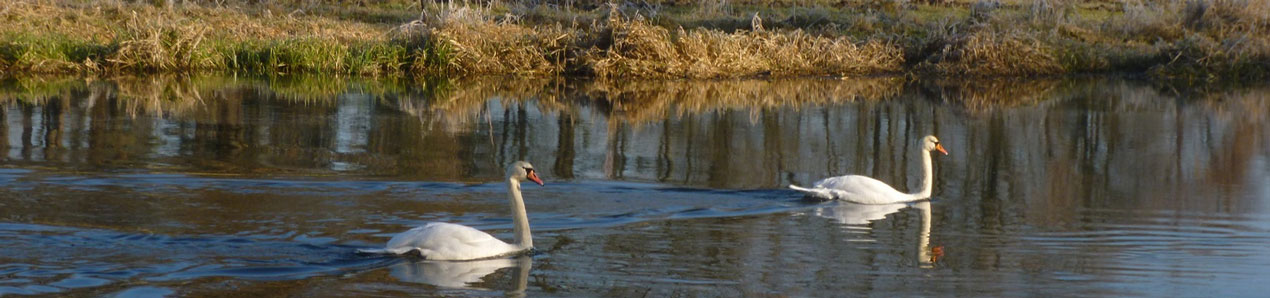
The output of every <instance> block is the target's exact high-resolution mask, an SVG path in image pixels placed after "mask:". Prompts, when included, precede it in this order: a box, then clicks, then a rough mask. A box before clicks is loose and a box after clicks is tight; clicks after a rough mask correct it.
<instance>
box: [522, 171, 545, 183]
mask: <svg viewBox="0 0 1270 298" xmlns="http://www.w3.org/2000/svg"><path fill="white" fill-rule="evenodd" d="M526 178H529V181H533V182H534V183H538V186H545V185H544V184H542V179H538V173H537V172H534V171H529V175H526Z"/></svg>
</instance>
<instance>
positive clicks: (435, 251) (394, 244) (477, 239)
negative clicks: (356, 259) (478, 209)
mask: <svg viewBox="0 0 1270 298" xmlns="http://www.w3.org/2000/svg"><path fill="white" fill-rule="evenodd" d="M524 250H525V248H520V247H517V246H516V245H512V244H508V243H506V242H503V241H502V240H498V238H494V236H492V235H490V234H488V233H485V232H481V231H480V230H477V229H474V228H472V227H468V226H464V225H458V224H452V223H444V222H433V223H427V224H424V225H422V226H419V227H416V228H413V229H410V230H409V231H405V232H401V234H397V235H396V236H393V237H392V240H388V245H387V246H386V247H385V248H384V249H363V250H361V252H364V253H388V254H405V253H410V252H412V251H417V252H419V255H421V256H423V258H424V259H428V260H476V259H484V258H492V257H500V256H507V255H512V254H516V253H519V252H522V251H524Z"/></svg>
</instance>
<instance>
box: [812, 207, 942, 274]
mask: <svg viewBox="0 0 1270 298" xmlns="http://www.w3.org/2000/svg"><path fill="white" fill-rule="evenodd" d="M827 204H828V206H824V207H818V208H816V209H815V210H814V211H812V214H814V215H816V216H819V217H823V218H828V219H831V220H833V221H834V222H837V223H838V224H841V225H844V226H845V227H846V228H848V229H853V230H866V231H867V230H869V229H871V226H870V224H872V223H873V222H875V221H878V220H883V219H886V218H887V216H888V215H891V214H894V213H896V212H899V211H900V210H905V209H906V208H908V207H912V209H915V210H916V211H917V213H918V214H919V215H921V230H920V231H919V233H917V237H916V241H914V243H917V252H918V253H917V262H918V264H920V266H921V267H922V268H934V267H933V266H934V263H935V262H937V261H938V260H939V257H942V256H943V247H942V246H935V247H931V246H930V236H931V235H930V231H931V230H930V226H931V203H930V201H920V202H915V203H905V204H884V205H866V204H856V203H851V202H843V201H834V202H829V203H827ZM870 241H872V240H870Z"/></svg>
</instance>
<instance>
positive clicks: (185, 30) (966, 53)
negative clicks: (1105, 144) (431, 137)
mask: <svg viewBox="0 0 1270 298" xmlns="http://www.w3.org/2000/svg"><path fill="white" fill-rule="evenodd" d="M181 3H183V4H179V5H176V6H174V7H162V6H156V5H152V4H150V3H148V2H141V3H134V2H126V1H112V0H108V1H95V2H82V1H73V0H53V1H35V0H23V1H12V2H5V3H3V4H0V11H4V17H3V18H0V71H3V72H5V73H15V72H23V73H92V74H118V73H145V72H156V71H157V72H206V71H229V72H248V73H257V74H288V73H308V72H316V73H328V74H339V75H370V76H396V75H405V74H414V75H487V74H499V75H503V74H516V75H531V76H544V75H584V76H598V77H645V78H720V77H766V76H826V75H827V76H842V75H846V76H859V75H874V74H895V73H910V74H918V75H935V76H967V75H971V76H1035V75H1054V74H1065V73H1100V72H1140V73H1147V74H1150V75H1152V76H1154V77H1157V78H1167V79H1183V80H1192V81H1193V80H1201V81H1211V80H1218V79H1222V78H1235V79H1257V78H1265V77H1267V73H1270V66H1268V65H1270V4H1267V2H1266V1H1251V0H1196V1H1180V0H1160V1H1145V0H1142V1H1139V0H1129V1H1109V0H1108V1H1073V0H1036V1H1022V0H1002V1H991V0H982V1H980V0H976V1H969V0H957V1H951V4H946V5H927V4H921V3H922V2H920V1H891V0H850V1H816V0H802V1H764V0H748V1H747V0H734V1H730V0H712V1H704V2H697V3H695V4H691V5H684V4H682V3H677V2H675V1H638V2H635V1H618V2H608V1H574V2H570V3H572V4H573V5H566V4H561V3H547V2H535V1H529V2H516V1H490V2H479V4H478V2H462V1H459V2H455V3H456V4H435V3H433V2H426V3H425V5H424V7H419V3H418V2H415V1H405V0H394V1H383V2H374V3H370V2H368V3H370V4H365V5H355V4H340V3H343V2H339V3H337V2H312V1H298V0H297V1H233V0H231V1H224V2H215V3H194V2H188V3H187V2H181ZM609 3H613V4H612V5H610V4H609ZM421 12H422V13H421Z"/></svg>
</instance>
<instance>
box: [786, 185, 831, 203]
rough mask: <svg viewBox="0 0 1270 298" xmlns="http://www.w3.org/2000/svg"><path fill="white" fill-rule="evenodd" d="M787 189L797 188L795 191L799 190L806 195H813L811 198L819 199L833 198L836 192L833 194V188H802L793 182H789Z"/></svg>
mask: <svg viewBox="0 0 1270 298" xmlns="http://www.w3.org/2000/svg"><path fill="white" fill-rule="evenodd" d="M789 189H793V190H797V191H799V192H801V193H803V194H804V195H807V196H808V197H813V198H817V199H821V200H833V199H835V198H837V194H835V193H834V191H833V190H831V189H825V188H803V187H799V186H798V185H793V184H790V185H789Z"/></svg>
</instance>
